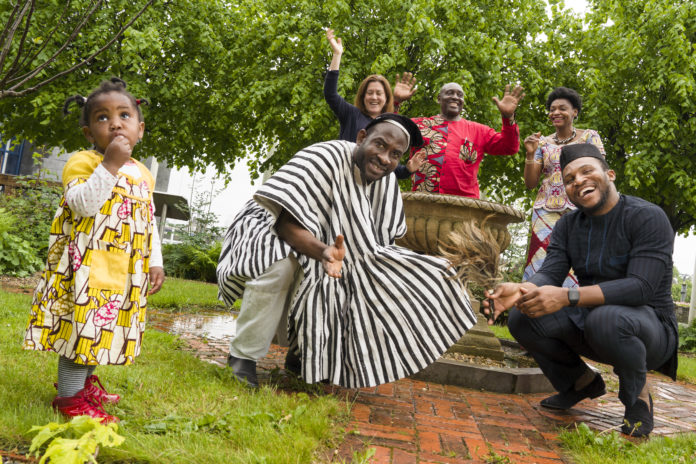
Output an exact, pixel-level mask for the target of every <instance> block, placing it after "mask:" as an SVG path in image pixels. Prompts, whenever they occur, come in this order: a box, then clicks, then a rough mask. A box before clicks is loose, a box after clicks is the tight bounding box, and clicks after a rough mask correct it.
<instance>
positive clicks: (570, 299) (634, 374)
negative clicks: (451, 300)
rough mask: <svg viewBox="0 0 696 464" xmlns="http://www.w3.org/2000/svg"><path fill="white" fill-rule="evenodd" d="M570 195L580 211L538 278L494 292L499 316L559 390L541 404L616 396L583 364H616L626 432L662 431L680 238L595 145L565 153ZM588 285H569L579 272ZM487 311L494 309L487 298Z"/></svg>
mask: <svg viewBox="0 0 696 464" xmlns="http://www.w3.org/2000/svg"><path fill="white" fill-rule="evenodd" d="M560 161H561V170H562V174H563V183H564V184H565V189H566V193H567V195H568V198H569V199H570V200H571V201H572V202H573V203H574V204H575V206H577V207H578V209H577V210H575V211H573V212H570V213H568V214H566V215H564V216H563V217H562V218H561V219H560V220H559V221H558V223H557V224H556V226H555V227H554V229H553V232H552V234H551V242H550V244H549V247H548V250H547V256H546V259H545V260H544V264H543V265H542V267H541V269H540V270H539V272H537V273H536V274H535V275H534V276H533V277H532V278H531V280H530V281H529V282H524V283H503V284H501V285H499V286H498V287H496V288H495V290H494V291H490V292H486V296H487V297H488V298H490V301H492V302H493V304H494V306H493V310H494V315H495V316H496V317H497V316H498V315H499V314H500V313H501V312H503V311H504V310H506V309H508V308H512V309H511V310H510V316H509V319H508V327H509V329H510V332H511V333H512V335H513V336H514V337H515V338H516V339H517V340H518V341H519V342H520V343H521V344H522V346H524V347H525V348H526V349H527V350H528V351H529V352H530V353H531V355H532V356H533V357H534V359H535V360H536V361H537V362H538V363H539V366H540V367H541V369H542V371H543V372H544V374H545V375H546V377H548V379H549V380H550V381H551V384H552V385H553V386H554V388H555V389H556V390H557V391H558V394H556V395H553V396H550V397H548V398H546V399H544V400H542V401H541V405H542V406H544V407H547V408H554V409H569V408H571V407H573V406H574V405H575V404H576V403H578V402H579V401H581V400H583V399H585V398H596V397H598V396H601V395H603V394H605V393H606V389H605V385H604V381H603V380H602V377H601V376H600V375H599V374H597V373H595V372H594V371H593V370H591V369H590V368H589V367H588V366H587V364H585V362H584V361H583V360H582V359H581V358H580V356H585V357H587V358H589V359H592V360H595V361H599V362H602V363H606V364H610V365H611V366H613V368H614V372H615V373H616V374H617V375H618V376H619V399H620V400H621V402H622V403H623V404H624V406H625V407H626V412H625V414H624V421H623V426H622V427H621V431H622V432H623V433H625V434H628V435H633V436H647V435H648V434H649V433H650V431H651V430H652V429H653V399H652V396H651V395H650V392H649V389H648V385H647V383H646V373H647V371H648V370H657V371H659V372H662V373H664V374H666V375H668V376H670V377H671V378H672V379H674V378H675V375H676V371H677V340H678V335H677V321H676V317H675V315H674V310H673V303H672V296H671V285H672V249H673V246H674V232H673V231H672V228H671V226H670V223H669V221H668V219H667V216H666V215H665V213H664V212H663V211H662V210H661V209H660V208H659V207H657V206H656V205H654V204H652V203H649V202H647V201H645V200H642V199H640V198H636V197H632V196H628V195H621V194H619V193H618V192H617V191H616V186H615V185H614V179H615V178H616V174H615V173H614V171H612V170H611V169H609V166H608V165H607V163H606V161H604V158H603V157H602V155H601V154H600V152H599V150H598V149H597V148H596V147H595V146H594V145H592V144H586V143H578V144H575V145H568V146H565V147H563V149H562V151H561V160H560ZM571 267H572V268H573V269H574V270H575V275H576V276H577V277H578V281H579V283H580V287H579V288H570V289H568V288H563V287H562V286H561V285H562V284H563V279H565V276H566V275H567V274H568V270H569V269H570V268H571ZM484 308H488V309H485V311H486V312H488V311H490V305H489V303H488V302H484Z"/></svg>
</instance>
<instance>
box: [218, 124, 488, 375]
mask: <svg viewBox="0 0 696 464" xmlns="http://www.w3.org/2000/svg"><path fill="white" fill-rule="evenodd" d="M422 143H423V142H422V138H421V135H420V131H419V130H418V128H417V127H416V125H415V124H414V123H413V122H412V121H411V120H410V119H409V118H407V117H405V116H402V115H397V114H383V115H381V116H378V117H376V118H375V119H373V120H372V121H370V123H369V124H368V125H367V127H366V128H365V129H363V130H361V131H360V132H359V134H358V137H357V143H352V142H347V141H342V140H334V141H331V142H323V143H318V144H315V145H312V146H310V147H307V148H305V149H304V150H302V151H300V152H298V153H297V154H296V155H295V156H294V157H293V158H292V159H291V160H290V161H289V162H288V163H287V164H286V165H285V166H283V167H282V168H280V169H279V170H278V172H276V173H275V174H274V175H273V176H272V177H271V178H270V179H269V180H268V181H267V182H266V183H265V184H264V185H263V186H261V188H259V190H258V191H257V192H256V194H255V195H254V198H253V199H252V200H251V201H250V202H249V203H247V205H246V206H245V208H244V209H243V210H242V211H241V212H240V213H239V214H238V215H237V217H236V218H235V219H234V221H233V223H232V225H231V226H230V228H229V230H228V232H227V235H226V238H225V241H224V243H223V249H222V253H221V255H220V262H219V264H218V270H217V276H218V283H219V288H220V297H221V298H222V299H223V300H224V301H225V302H226V303H228V304H230V305H231V304H232V303H234V301H235V300H236V299H237V298H239V297H242V306H241V310H240V314H239V317H238V318H237V333H236V336H235V338H234V339H233V340H232V342H231V345H230V357H229V358H228V364H229V365H230V366H231V367H232V369H233V371H234V373H235V375H236V376H237V378H239V379H240V380H241V381H243V382H245V383H247V384H248V385H251V386H256V385H257V378H256V361H257V360H258V359H260V358H262V357H263V356H265V354H266V353H267V351H268V349H269V346H270V343H271V339H272V338H273V335H274V333H275V331H276V328H277V326H278V323H279V321H280V319H281V315H282V313H283V310H284V308H287V310H288V333H289V339H290V351H289V353H288V358H287V359H286V369H288V370H292V371H299V372H300V373H301V375H302V377H303V378H304V380H305V381H307V382H309V383H314V382H319V381H322V380H328V381H329V382H332V383H334V384H338V385H342V386H345V387H349V388H358V387H367V386H374V385H379V384H382V383H386V382H392V381H395V380H397V379H399V378H402V377H405V376H408V375H411V374H413V373H415V372H418V371H419V370H421V369H423V368H424V367H426V366H427V365H428V364H430V363H432V362H433V361H435V360H436V359H437V358H438V357H439V356H440V355H441V354H442V353H444V352H445V351H446V350H447V349H448V348H449V347H450V346H451V345H452V344H453V343H455V342H456V341H457V340H458V339H459V338H460V337H461V336H462V335H463V334H464V333H465V332H466V331H467V330H468V329H469V328H470V327H472V326H473V324H474V323H475V322H476V317H475V315H474V314H473V312H472V310H471V305H470V302H469V299H468V297H467V295H466V292H465V291H464V290H463V289H462V288H461V286H460V284H459V283H458V282H457V281H455V280H451V279H449V278H448V277H451V276H453V271H451V270H449V265H448V263H447V261H446V260H444V259H442V258H437V257H431V256H423V255H419V254H417V253H415V252H412V251H410V250H407V249H405V248H401V247H398V246H396V245H394V240H395V239H396V238H399V237H401V236H403V235H404V233H405V232H406V225H405V220H404V212H403V204H402V202H401V195H400V192H399V186H398V183H397V180H396V178H395V177H394V176H391V175H389V174H390V173H391V172H392V171H393V170H394V168H395V167H396V164H397V163H398V160H399V159H400V158H401V156H402V155H403V154H404V153H406V151H407V150H408V149H409V148H410V147H417V146H419V145H420V144H422Z"/></svg>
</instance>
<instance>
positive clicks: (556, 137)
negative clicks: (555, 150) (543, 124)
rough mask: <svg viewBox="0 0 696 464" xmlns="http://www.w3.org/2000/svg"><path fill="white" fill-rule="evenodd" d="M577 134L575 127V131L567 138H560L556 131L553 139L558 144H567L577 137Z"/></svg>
mask: <svg viewBox="0 0 696 464" xmlns="http://www.w3.org/2000/svg"><path fill="white" fill-rule="evenodd" d="M575 134H576V132H575V128H574V127H573V133H572V134H571V135H570V137H568V138H567V139H563V140H558V133H556V134H553V141H554V142H556V144H558V145H563V144H566V143H568V142H570V141H571V140H573V139H574V138H575Z"/></svg>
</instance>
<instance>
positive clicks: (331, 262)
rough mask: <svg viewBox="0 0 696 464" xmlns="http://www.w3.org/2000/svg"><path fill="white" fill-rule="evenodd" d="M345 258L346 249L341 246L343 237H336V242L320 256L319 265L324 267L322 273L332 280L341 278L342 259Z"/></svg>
mask: <svg viewBox="0 0 696 464" xmlns="http://www.w3.org/2000/svg"><path fill="white" fill-rule="evenodd" d="M345 257H346V249H345V247H344V246H343V235H338V236H337V237H336V242H335V243H334V244H333V245H331V246H328V247H326V248H325V249H324V251H323V253H322V256H321V264H322V266H324V271H326V273H327V274H328V275H329V276H330V277H334V278H339V277H341V268H342V267H343V258H345Z"/></svg>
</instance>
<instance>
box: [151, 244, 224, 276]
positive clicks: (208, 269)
mask: <svg viewBox="0 0 696 464" xmlns="http://www.w3.org/2000/svg"><path fill="white" fill-rule="evenodd" d="M221 250H222V243H221V242H214V243H213V245H212V246H210V247H208V248H202V247H198V246H195V245H193V244H191V243H177V244H167V245H163V246H162V257H163V259H164V270H165V273H166V274H167V275H169V276H173V277H179V278H181V279H189V280H202V281H205V282H212V283H214V282H216V281H217V279H216V277H215V269H216V268H217V263H218V258H219V257H220V251H221Z"/></svg>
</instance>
